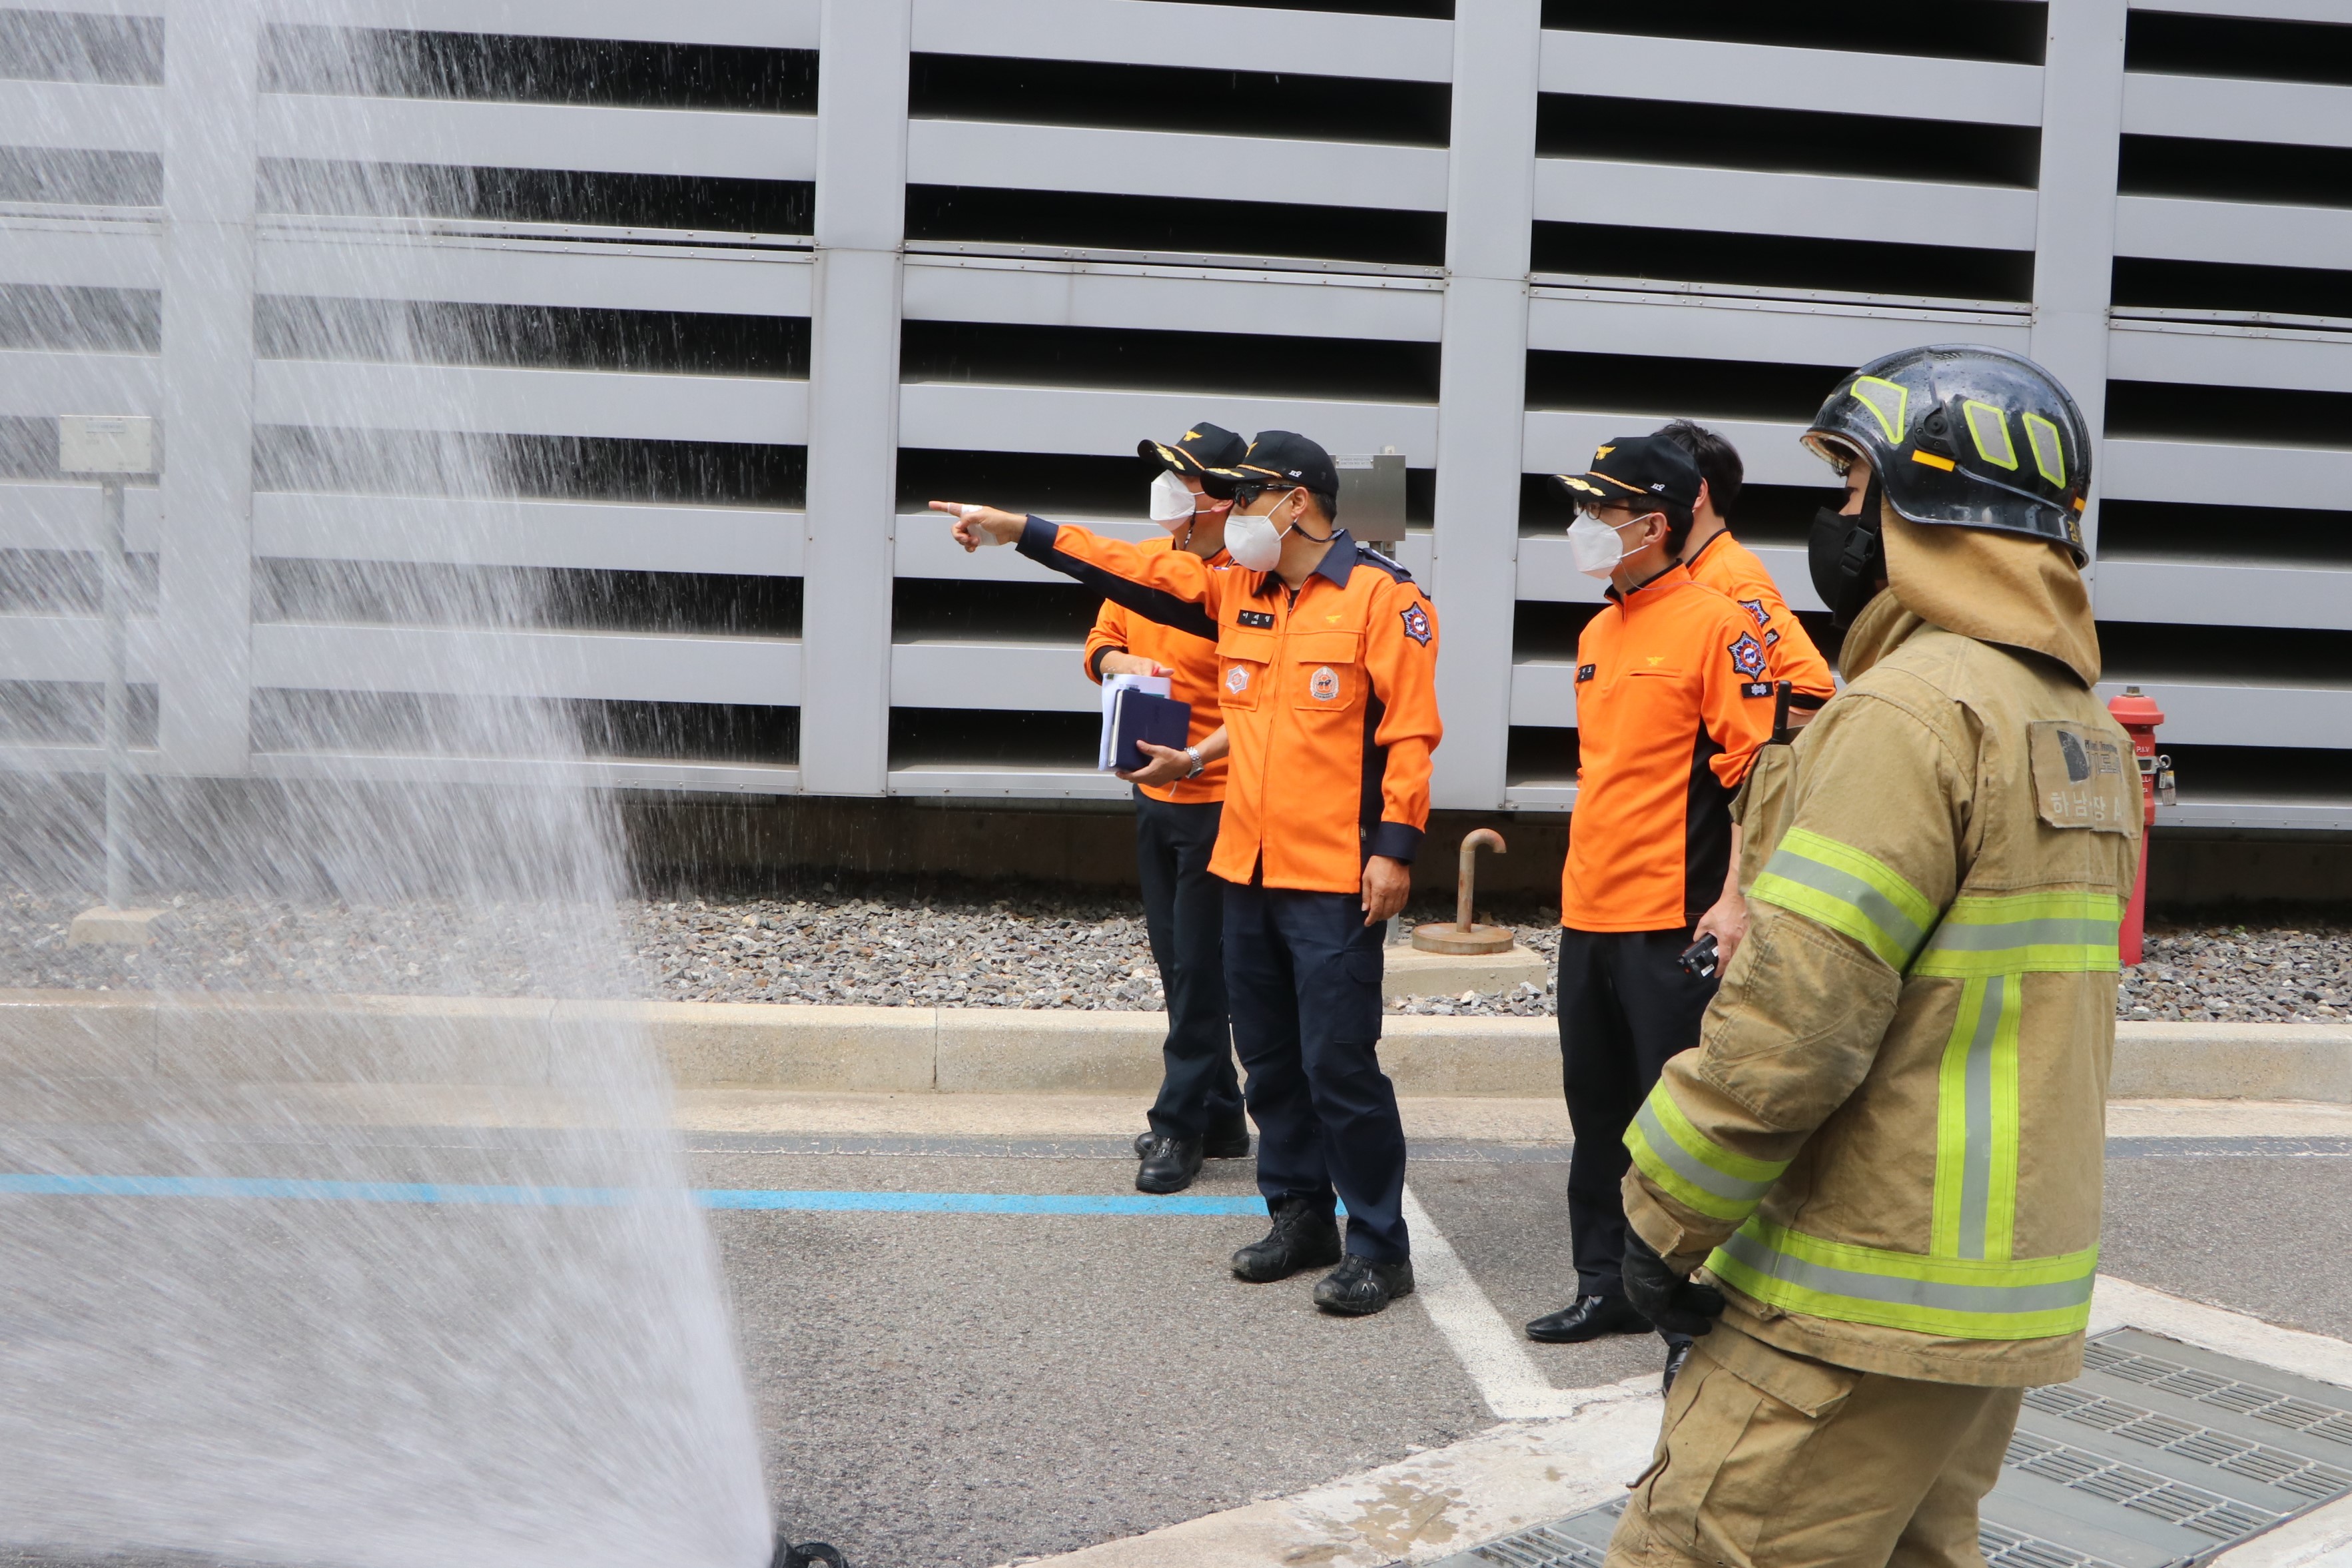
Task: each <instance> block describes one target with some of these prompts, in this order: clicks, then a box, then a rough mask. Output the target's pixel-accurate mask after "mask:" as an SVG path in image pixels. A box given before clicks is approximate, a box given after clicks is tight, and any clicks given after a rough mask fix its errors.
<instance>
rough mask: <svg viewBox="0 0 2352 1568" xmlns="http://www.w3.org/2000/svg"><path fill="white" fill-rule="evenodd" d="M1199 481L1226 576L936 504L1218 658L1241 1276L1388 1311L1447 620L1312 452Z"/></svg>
mask: <svg viewBox="0 0 2352 1568" xmlns="http://www.w3.org/2000/svg"><path fill="white" fill-rule="evenodd" d="M1202 483H1203V484H1204V485H1205V486H1206V487H1207V489H1208V490H1209V493H1211V494H1212V495H1226V496H1230V497H1231V498H1232V500H1233V501H1234V511H1233V513H1232V515H1231V516H1229V517H1228V518H1227V519H1226V521H1225V548H1226V550H1227V552H1229V554H1230V555H1231V556H1232V558H1233V563H1232V564H1231V565H1229V566H1224V567H1218V566H1213V565H1212V564H1210V563H1208V562H1205V561H1202V560H1201V559H1200V558H1199V557H1198V556H1194V555H1189V554H1186V553H1184V552H1181V551H1172V550H1163V551H1149V550H1143V549H1139V548H1138V547H1137V546H1135V545H1132V544H1128V543H1125V542H1121V541H1118V540H1112V539H1104V538H1101V537H1099V536H1097V535H1096V534H1093V533H1089V532H1088V531H1087V530H1085V529H1082V528H1075V527H1070V526H1066V525H1065V526H1060V527H1057V526H1055V524H1053V523H1051V522H1048V521H1045V519H1043V518H1037V517H1023V516H1019V515H1016V514H1013V513H1008V512H1003V511H998V510H995V509H993V508H990V507H976V506H964V505H961V504H960V503H956V502H950V501H934V502H932V503H931V504H932V505H933V506H934V507H936V508H938V509H939V510H942V511H949V512H954V513H957V514H958V516H959V521H958V522H957V524H956V538H957V541H958V542H960V543H961V544H963V545H964V547H965V548H966V549H971V548H975V547H977V546H978V545H980V544H982V543H984V542H992V543H1009V542H1013V541H1015V540H1018V541H1019V542H1020V545H1021V550H1022V552H1023V553H1024V554H1025V555H1028V556H1030V557H1031V558H1033V559H1034V560H1037V561H1041V562H1043V563H1045V564H1047V565H1049V566H1052V567H1053V568H1055V570H1056V571H1059V572H1064V573H1066V574H1069V575H1071V576H1073V577H1076V578H1077V579H1078V580H1079V581H1080V582H1083V583H1086V584H1089V585H1091V586H1094V587H1097V588H1099V589H1100V590H1101V591H1102V592H1103V593H1104V594H1106V595H1108V596H1111V597H1113V598H1116V599H1118V601H1119V602H1121V603H1123V604H1125V605H1127V606H1128V607H1129V609H1132V610H1135V611H1137V612H1138V613H1139V614H1141V615H1144V616H1149V617H1150V618H1151V619H1154V620H1157V621H1160V623H1161V624H1163V625H1170V626H1177V627H1179V628H1180V629H1192V630H1194V631H1196V632H1198V633H1199V634H1200V635H1202V636H1207V637H1214V638H1215V639H1216V644H1217V663H1218V666H1219V669H1220V672H1221V673H1220V675H1219V679H1218V689H1219V692H1220V700H1221V702H1222V704H1223V714H1224V721H1225V725H1226V728H1227V731H1228V732H1229V734H1230V735H1231V737H1232V742H1233V754H1232V773H1231V775H1230V777H1229V778H1228V780H1227V782H1226V787H1225V806H1224V816H1223V822H1222V824H1221V825H1220V826H1219V829H1218V833H1217V847H1216V853H1215V854H1214V856H1213V858H1211V860H1210V862H1209V869H1210V870H1211V871H1212V872H1213V873H1214V874H1215V875H1216V876H1218V877H1219V878H1221V879H1223V881H1224V883H1225V889H1224V909H1225V926H1224V948H1225V988H1226V993H1227V997H1228V1001H1229V1005H1231V1007H1232V1010H1233V1026H1234V1046H1235V1047H1237V1048H1238V1049H1239V1051H1240V1053H1241V1058H1242V1065H1243V1066H1244V1068H1247V1069H1248V1073H1249V1081H1248V1088H1247V1099H1248V1103H1249V1111H1250V1117H1251V1119H1252V1120H1253V1121H1255V1122H1256V1123H1257V1128H1258V1189H1259V1191H1260V1192H1262V1193H1263V1194H1265V1199H1266V1206H1267V1208H1268V1209H1269V1210H1270V1211H1271V1213H1272V1215H1273V1218H1274V1223H1273V1226H1272V1228H1271V1229H1270V1230H1269V1232H1268V1234H1267V1235H1266V1237H1265V1239H1264V1240H1263V1241H1259V1242H1255V1243H1253V1244H1252V1245H1251V1246H1248V1247H1244V1248H1242V1249H1241V1251H1239V1252H1238V1253H1236V1254H1234V1273H1235V1274H1236V1275H1238V1276H1239V1277H1241V1278H1242V1279H1248V1280H1254V1281H1258V1280H1270V1279H1283V1278H1286V1276H1288V1275H1291V1274H1295V1273H1297V1271H1298V1270H1300V1269H1302V1268H1321V1267H1325V1266H1328V1265H1333V1264H1336V1265H1338V1267H1337V1268H1333V1269H1332V1271H1331V1272H1330V1273H1329V1274H1328V1275H1327V1276H1325V1277H1324V1279H1321V1280H1320V1281H1318V1283H1317V1285H1316V1288H1315V1300H1316V1304H1317V1305H1318V1306H1320V1307H1322V1308H1324V1309H1325V1310H1329V1311H1334V1312H1341V1313H1348V1314H1351V1315H1360V1314H1364V1313H1370V1312H1377V1311H1379V1310H1381V1309H1382V1308H1384V1307H1386V1306H1387V1305H1388V1304H1389V1302H1390V1301H1391V1300H1394V1299H1395V1298H1396V1297H1399V1296H1402V1295H1405V1294H1407V1293H1409V1292H1410V1291H1411V1290H1412V1288H1413V1280H1412V1246H1411V1242H1410V1238H1409V1237H1407V1235H1406V1232H1405V1223H1404V1213H1403V1194H1404V1164H1405V1144H1404V1129H1403V1126H1402V1123H1401V1122H1400V1121H1398V1119H1397V1108H1396V1090H1395V1089H1394V1087H1393V1086H1392V1085H1391V1083H1390V1082H1389V1079H1388V1075H1387V1074H1385V1073H1383V1072H1382V1071H1381V1067H1380V1060H1379V1056H1378V1046H1379V1041H1380V1034H1381V938H1382V935H1383V931H1382V927H1383V924H1384V923H1385V922H1386V921H1387V920H1388V919H1389V917H1390V916H1391V915H1393V914H1395V913H1396V911H1397V910H1399V909H1401V908H1402V906H1403V903H1404V899H1405V894H1406V893H1407V891H1409V890H1410V887H1411V882H1412V876H1411V871H1410V869H1409V868H1410V866H1411V863H1412V858H1413V857H1414V855H1415V853H1416V852H1417V851H1418V850H1419V849H1420V847H1421V838H1422V830H1423V826H1425V825H1426V824H1427V822H1428V819H1429V772H1430V754H1431V752H1433V751H1434V750H1435V748H1436V746H1437V742H1438V738H1439V734H1440V726H1439V723H1438V717H1437V696H1436V667H1437V614H1436V611H1435V609H1434V608H1433V606H1432V605H1431V604H1430V602H1429V597H1428V595H1425V594H1423V592H1422V591H1421V589H1420V587H1419V586H1418V585H1417V584H1414V582H1413V581H1412V576H1411V574H1408V573H1407V572H1406V571H1405V569H1404V568H1403V567H1402V566H1400V565H1398V564H1397V563H1395V562H1393V561H1391V560H1389V559H1388V558H1387V557H1386V556H1384V555H1382V554H1381V553H1380V552H1377V551H1375V550H1373V549H1371V548H1370V547H1369V546H1367V545H1362V544H1359V543H1357V542H1355V541H1354V540H1352V539H1350V538H1349V536H1348V533H1347V531H1345V530H1343V529H1341V528H1339V526H1338V524H1337V521H1336V520H1337V516H1338V510H1339V472H1338V470H1337V468H1334V467H1333V465H1332V462H1331V458H1330V455H1329V454H1328V453H1327V452H1325V451H1324V450H1323V448H1322V447H1319V446H1318V445H1316V444H1315V443H1314V442H1312V441H1310V440H1307V438H1306V437H1303V436H1297V435H1293V434H1291V433H1289V432H1287V431H1279V430H1272V431H1264V432H1261V433H1260V434H1259V436H1258V437H1257V439H1256V440H1255V441H1254V442H1252V443H1251V445H1250V448H1249V451H1248V453H1247V454H1246V455H1245V456H1244V458H1242V460H1241V461H1240V462H1238V463H1236V464H1234V466H1233V467H1232V468H1225V469H1220V470H1213V471H1212V472H1211V473H1209V474H1207V475H1205V476H1203V478H1202ZM1335 1199H1336V1200H1344V1201H1345V1202H1346V1204H1347V1205H1348V1231H1347V1238H1346V1242H1345V1246H1344V1248H1343V1247H1342V1244H1341V1240H1340V1237H1339V1228H1338V1226H1337V1225H1336V1223H1335V1221H1334V1215H1333V1211H1334V1207H1335Z"/></svg>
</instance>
